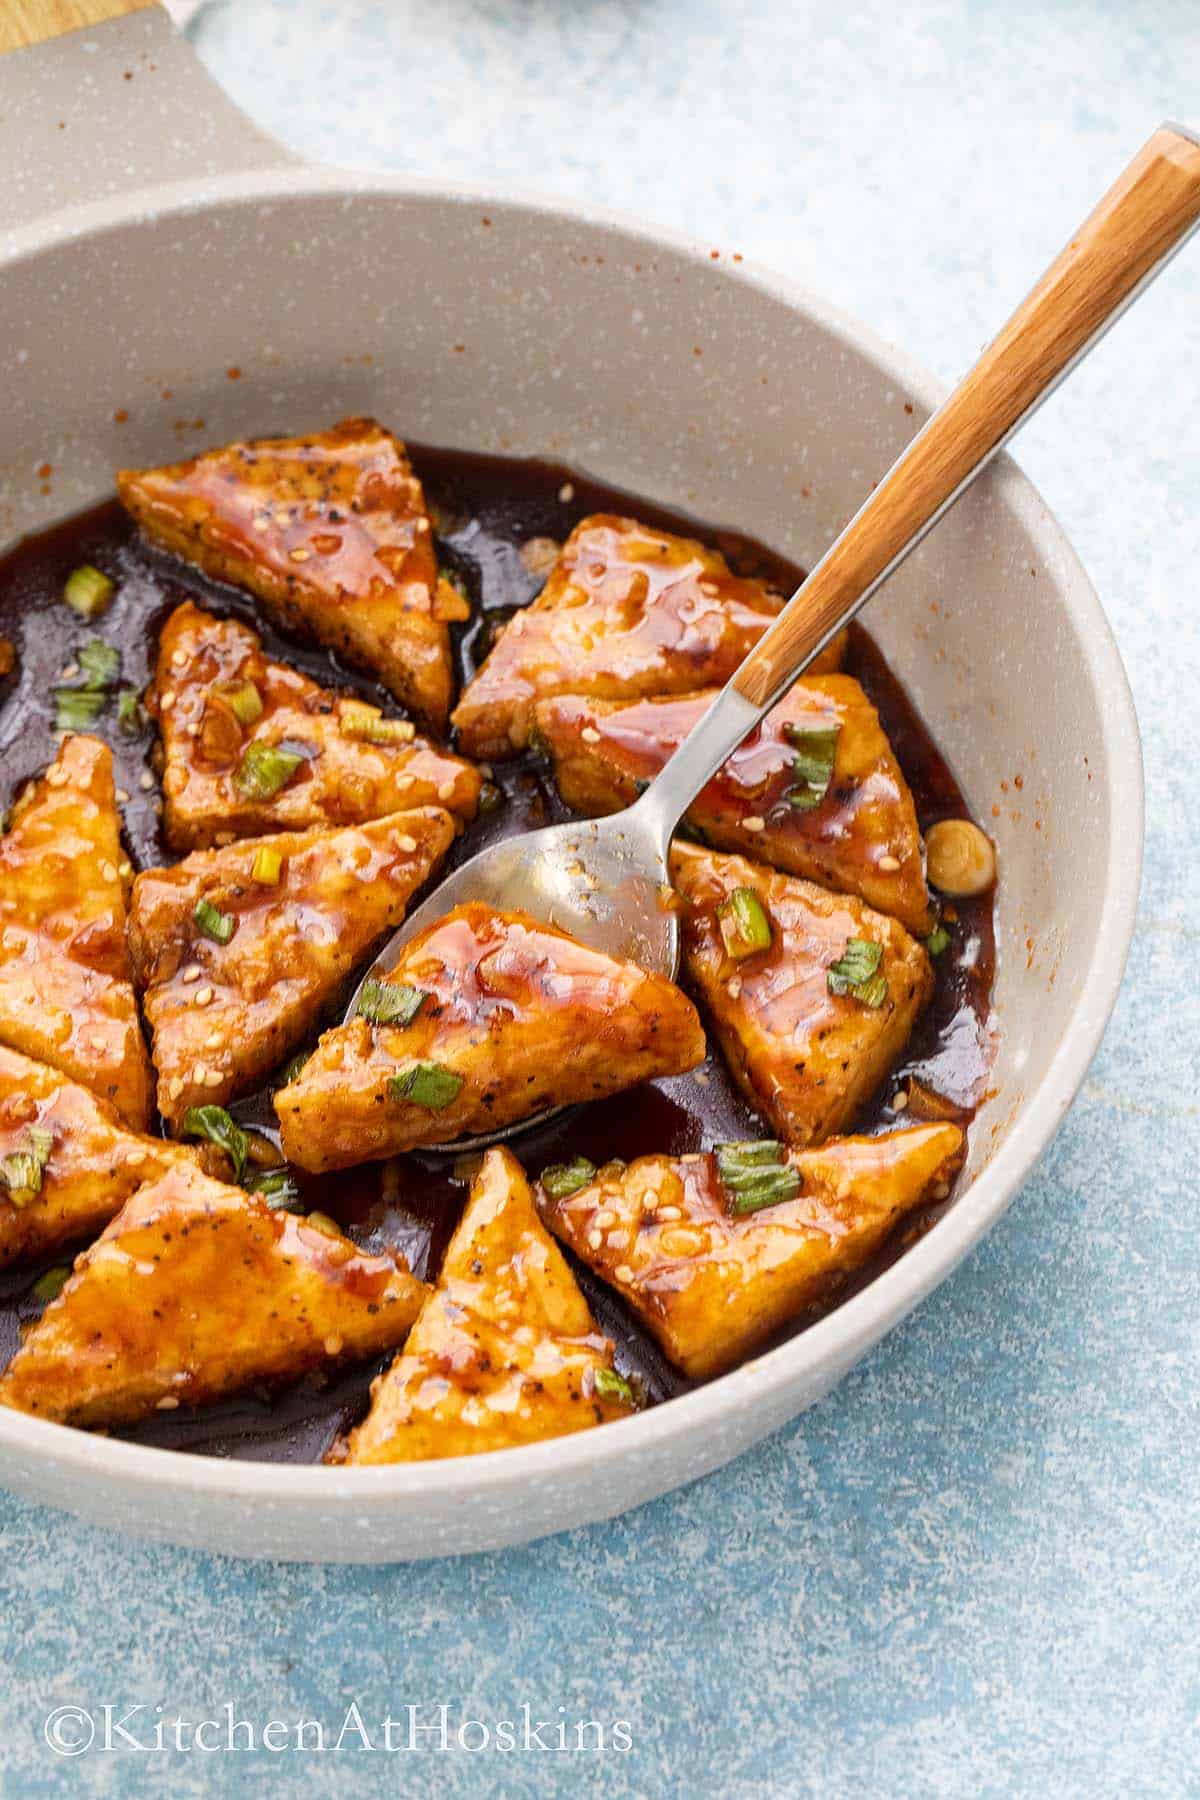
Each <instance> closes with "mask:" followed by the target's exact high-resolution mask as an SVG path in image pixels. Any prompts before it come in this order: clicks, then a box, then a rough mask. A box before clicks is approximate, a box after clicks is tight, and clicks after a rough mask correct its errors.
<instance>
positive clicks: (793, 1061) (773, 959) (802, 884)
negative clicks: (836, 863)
mask: <svg viewBox="0 0 1200 1800" xmlns="http://www.w3.org/2000/svg"><path fill="white" fill-rule="evenodd" d="M671 879H672V881H673V882H674V883H675V886H676V888H677V889H678V891H679V892H680V894H681V895H682V896H683V898H684V900H685V901H686V903H687V910H686V914H685V919H684V950H683V956H684V970H685V975H686V978H687V981H688V983H689V984H690V985H691V986H692V987H693V988H694V990H695V991H696V992H697V993H698V994H699V995H700V997H701V998H702V1000H703V1002H704V1005H705V1007H706V1009H707V1011H708V1014H709V1017H710V1018H711V1020H712V1023H713V1026H714V1028H715V1030H716V1034H717V1037H718V1039H719V1041H720V1044H721V1048H722V1050H723V1051H724V1053H725V1059H726V1061H727V1062H728V1064H729V1068H730V1071H731V1073H732V1074H733V1075H734V1077H735V1079H736V1080H737V1081H738V1083H739V1085H740V1086H741V1088H742V1090H743V1092H744V1093H745V1095H746V1097H747V1099H748V1100H749V1101H750V1104H751V1105H752V1106H754V1107H755V1108H757V1109H758V1111H760V1112H761V1113H762V1115H763V1117H764V1118H766V1119H767V1120H768V1121H769V1123H770V1125H771V1127H772V1129H773V1130H774V1132H775V1133H776V1134H777V1136H779V1137H781V1138H783V1139H785V1140H786V1141H787V1142H788V1143H792V1144H797V1145H801V1146H803V1145H806V1144H815V1143H820V1142H821V1141H822V1139H824V1138H827V1137H831V1136H833V1134H834V1133H835V1132H838V1131H842V1130H845V1129H846V1127H847V1126H849V1125H851V1124H852V1122H853V1120H854V1117H855V1114H856V1113H857V1112H858V1111H859V1109H860V1108H861V1107H862V1106H863V1105H864V1104H865V1102H866V1101H867V1100H868V1099H869V1098H870V1097H871V1095H872V1093H873V1092H874V1090H875V1089H876V1087H877V1086H878V1085H879V1083H880V1082H881V1081H882V1080H883V1078H884V1076H885V1075H886V1074H887V1072H888V1070H889V1069H890V1068H891V1067H892V1065H893V1063H894V1062H896V1060H897V1058H898V1057H899V1055H900V1053H901V1051H902V1050H903V1048H904V1046H905V1044H906V1043H907V1041H908V1036H909V1033H910V1032H911V1030H912V1027H913V1023H914V1021H915V1019H916V1017H917V1015H918V1013H919V1012H920V1011H921V1008H922V1007H923V1006H924V1005H925V1004H926V1002H927V1001H928V999H929V996H930V994H931V993H932V991H933V971H932V969H931V967H930V963H929V957H928V956H927V955H926V953H925V951H924V949H923V948H922V946H921V945H920V944H918V943H917V942H916V940H915V939H914V938H912V937H910V936H909V934H908V932H907V931H905V929H904V927H903V925H900V924H898V923H897V921H896V920H895V919H890V918H888V917H887V916H886V915H885V914H883V913H877V912H873V911H872V910H871V909H870V908H869V907H866V906H864V905H863V903H862V901H861V900H856V899H854V898H853V897H851V896H849V895H842V894H831V893H828V892H827V891H826V890H825V889H824V888H819V887H816V886H814V885H813V883H812V882H809V881H800V880H798V879H797V878H796V877H795V876H790V875H780V874H778V873H776V872H775V871H774V870H772V869H765V868H763V867H762V865H761V864H759V863H752V862H750V861H749V860H748V859H747V858H746V857H743V856H726V855H722V854H720V853H719V852H717V851H713V850H703V849H701V848H699V846H697V845H693V844H681V843H676V845H675V846H674V848H673V850H672V855H671ZM739 889H746V890H749V891H750V892H751V893H752V894H753V895H755V896H756V897H757V900H758V903H759V905H760V906H761V908H762V911H763V913H764V914H765V916H766V919H767V922H768V924H769V927H770V934H771V941H770V945H769V947H768V948H766V949H763V950H760V951H758V952H757V953H755V954H754V955H751V956H748V957H745V958H742V959H740V960H738V959H735V958H734V957H732V956H731V955H730V954H729V950H728V948H727V945H726V942H725V938H724V936H723V934H722V930H721V918H720V914H719V913H718V908H720V907H723V906H725V905H727V904H728V903H729V901H730V900H731V898H732V896H733V895H734V894H735V893H736V892H737V891H738V890H739ZM851 940H858V941H865V942H868V943H871V944H878V945H880V946H881V951H882V954H881V957H880V960H879V972H880V974H881V975H882V976H883V978H884V981H885V982H886V993H885V994H884V996H883V998H882V1000H881V1002H880V1003H878V1004H868V1003H867V1002H866V1001H864V1000H863V999H861V998H859V997H857V996H856V995H855V994H854V993H844V992H843V993H839V992H837V991H835V986H836V977H835V978H834V980H833V981H831V979H830V976H831V971H832V970H833V968H834V965H835V964H836V963H838V962H839V961H840V960H841V959H842V958H843V956H844V955H845V953H846V950H847V946H848V945H849V943H850V942H851Z"/></svg>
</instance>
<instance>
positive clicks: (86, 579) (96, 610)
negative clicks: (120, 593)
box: [63, 563, 117, 619]
mask: <svg viewBox="0 0 1200 1800" xmlns="http://www.w3.org/2000/svg"><path fill="white" fill-rule="evenodd" d="M116 591H117V584H116V582H115V581H114V580H113V579H112V577H111V576H109V575H104V574H102V573H101V571H100V570H99V569H96V568H93V567H92V565H91V563H81V564H80V566H79V568H77V569H72V571H71V573H70V574H69V575H68V576H67V579H66V584H65V586H64V587H63V599H64V600H65V601H66V603H67V605H68V606H69V607H70V608H71V611H72V612H74V613H78V614H79V616H80V618H81V619H98V618H99V617H100V614H101V613H102V612H106V611H107V609H108V607H109V606H110V605H111V603H112V597H113V595H114V594H115V593H116Z"/></svg>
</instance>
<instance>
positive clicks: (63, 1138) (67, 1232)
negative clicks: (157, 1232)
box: [0, 1048, 197, 1268]
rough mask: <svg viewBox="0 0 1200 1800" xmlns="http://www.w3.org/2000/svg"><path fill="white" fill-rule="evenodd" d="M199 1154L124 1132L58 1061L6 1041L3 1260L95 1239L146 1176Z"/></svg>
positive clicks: (1, 1084)
mask: <svg viewBox="0 0 1200 1800" xmlns="http://www.w3.org/2000/svg"><path fill="white" fill-rule="evenodd" d="M196 1160H197V1154H196V1151H194V1150H192V1149H185V1148H184V1147H183V1146H182V1145H180V1144H168V1143H165V1142H164V1141H163V1139H162V1138H155V1137H144V1136H143V1135H142V1134H141V1133H140V1132H134V1131H129V1130H127V1129H126V1128H125V1126H123V1125H122V1124H121V1123H120V1121H119V1120H118V1118H117V1115H116V1114H115V1113H114V1112H113V1111H112V1110H111V1108H109V1107H108V1106H106V1105H105V1104H104V1103H103V1101H100V1100H97V1099H96V1096H95V1095H94V1094H93V1093H92V1092H91V1091H90V1089H88V1088H85V1087H80V1085H79V1084H78V1082H75V1081H71V1080H70V1079H69V1078H68V1077H67V1076H66V1075H62V1074H60V1073H59V1071H58V1070H57V1069H51V1068H47V1066H46V1065H45V1063H38V1062H31V1061H30V1059H29V1058H28V1057H27V1056H21V1055H19V1054H18V1052H17V1051H15V1050H5V1049H3V1048H0V1268H7V1267H8V1266H9V1264H10V1263H14V1262H19V1261H21V1260H22V1259H23V1258H25V1257H32V1256H42V1255H44V1254H45V1253H46V1252H47V1251H48V1250H55V1249H57V1248H58V1246H59V1245H60V1244H71V1243H75V1242H76V1241H77V1240H79V1239H80V1238H84V1237H93V1236H94V1235H95V1233H96V1232H97V1231H99V1230H101V1229H102V1227H103V1226H105V1225H107V1224H108V1221H109V1220H110V1219H111V1218H112V1217H113V1214H114V1213H118V1212H120V1210H121V1208H122V1207H123V1206H124V1204H125V1202H126V1200H128V1199H129V1197H130V1195H131V1194H133V1193H135V1192H136V1191H137V1189H138V1188H139V1187H141V1186H142V1185H143V1183H144V1182H147V1181H154V1180H157V1178H158V1177H159V1176H160V1175H165V1174H166V1172H167V1170H168V1169H173V1168H176V1167H179V1166H184V1167H192V1166H194V1165H195V1163H196Z"/></svg>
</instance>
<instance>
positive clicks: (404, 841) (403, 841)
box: [396, 832, 417, 850]
mask: <svg viewBox="0 0 1200 1800" xmlns="http://www.w3.org/2000/svg"><path fill="white" fill-rule="evenodd" d="M416 847H417V840H416V838H414V837H409V835H408V833H407V832H405V833H404V834H403V835H402V836H401V837H398V838H397V839H396V848H397V849H398V850H415V849H416Z"/></svg>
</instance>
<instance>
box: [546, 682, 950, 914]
mask: <svg viewBox="0 0 1200 1800" xmlns="http://www.w3.org/2000/svg"><path fill="white" fill-rule="evenodd" d="M717 692H718V690H717V689H715V688H709V689H705V690H704V691H703V692H702V693H698V694H686V695H682V696H680V697H679V698H676V699H670V698H668V699H652V700H632V701H608V700H591V699H587V698H583V697H580V696H578V695H562V696H560V697H558V698H556V699H553V700H543V701H540V702H539V704H538V706H537V708H536V709H535V714H534V717H535V741H536V742H537V743H538V744H539V745H540V746H542V747H544V749H545V750H546V752H547V753H548V754H549V756H550V757H551V759H552V761H553V763H554V776H555V780H556V782H557V784H558V791H559V793H560V794H561V795H562V797H563V800H564V801H565V802H566V804H567V805H568V806H569V807H571V808H572V809H573V810H574V811H576V812H582V813H589V814H591V815H593V816H596V815H599V814H601V813H610V812H616V811H618V809H619V808H621V807H623V806H630V805H632V803H633V801H634V800H636V799H637V796H638V794H639V793H641V792H642V790H643V789H644V787H645V785H646V783H647V782H650V781H653V779H654V777H655V776H656V775H657V774H658V773H659V771H660V770H661V769H663V768H665V766H666V764H667V763H668V762H669V761H670V759H671V757H672V756H673V755H674V753H675V751H676V750H678V748H679V746H680V744H682V743H683V741H684V739H685V738H686V737H687V736H688V734H689V732H690V731H691V730H692V729H693V727H694V726H695V725H697V724H698V723H699V721H700V720H701V718H702V717H703V716H704V714H705V712H706V711H707V710H708V707H709V705H710V704H711V702H712V701H713V700H714V699H715V698H716V695H717ZM830 738H832V739H833V742H832V743H830V744H829V749H830V752H831V754H832V759H833V760H832V766H831V768H830V770H829V777H828V786H827V788H826V789H825V792H824V794H823V796H822V797H820V798H818V797H817V795H816V794H815V792H813V791H812V790H811V789H810V788H807V787H806V786H805V784H804V782H803V779H802V776H798V763H797V752H798V751H800V752H803V749H804V746H805V745H806V744H810V743H816V742H821V741H822V739H824V741H825V742H827V743H828V742H829V739H830ZM800 768H801V769H802V768H803V764H800ZM687 819H688V823H689V824H690V825H691V826H693V827H694V828H695V829H696V831H698V833H699V834H700V835H701V837H702V838H703V840H704V842H705V843H708V844H711V845H712V846H713V847H714V848H715V849H718V850H736V851H740V852H741V853H742V855H744V856H749V857H752V858H753V859H755V860H756V861H758V862H764V863H769V864H771V865H772V867H774V868H776V869H782V870H783V871H784V873H785V874H788V875H801V876H804V877H805V878H806V879H807V880H809V881H816V882H820V883H821V885H822V886H824V887H829V888H835V889H838V890H840V891H841V892H843V893H847V894H857V895H858V896H859V897H860V899H863V900H865V901H866V902H867V904H868V905H869V906H873V907H875V908H876V909H877V910H878V911H880V912H886V913H891V914H892V916H893V917H894V918H897V919H899V920H900V921H901V923H902V924H904V925H907V926H908V928H909V930H910V931H914V932H917V933H918V934H923V933H924V932H926V931H928V930H929V928H930V925H931V923H932V919H931V913H930V905H929V891H928V889H927V888H926V886H925V872H924V868H923V853H922V846H921V834H920V831H919V830H918V828H917V814H916V808H915V807H914V805H913V797H912V794H911V793H910V791H909V787H908V783H907V782H906V781H905V779H904V776H903V775H902V773H901V771H900V765H899V763H898V762H897V761H896V758H895V756H894V754H893V752H892V747H891V745H890V744H889V743H888V741H887V738H886V736H885V735H884V732H883V730H882V728H881V726H880V723H879V715H878V713H877V712H876V711H875V708H874V707H873V706H872V705H871V702H870V701H869V700H868V699H867V697H866V695H865V694H864V693H863V691H862V688H861V687H860V686H859V684H858V682H857V681H855V680H853V678H852V677H851V676H849V675H817V676H812V677H806V678H805V679H804V680H803V681H801V682H797V684H796V686H795V687H794V688H793V689H792V690H791V692H790V693H789V694H788V695H787V696H786V697H785V698H784V699H783V700H781V701H780V703H779V705H778V706H776V707H774V708H773V709H772V711H771V712H770V713H768V715H767V717H766V718H765V719H764V720H763V722H762V724H761V725H760V726H758V727H757V729H756V730H754V731H752V732H751V734H750V736H749V737H748V738H747V739H746V741H745V743H744V744H743V745H742V746H741V747H740V749H738V750H736V751H735V752H734V754H733V755H732V756H731V757H730V758H729V761H728V762H727V763H725V765H724V766H723V768H721V769H720V770H719V771H718V773H717V774H716V775H715V776H714V777H713V779H712V781H710V782H709V784H708V786H707V787H706V788H704V789H703V791H702V792H701V793H700V794H698V795H697V797H696V799H695V801H694V802H693V804H692V805H691V806H690V807H689V809H688V813H687Z"/></svg>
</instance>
